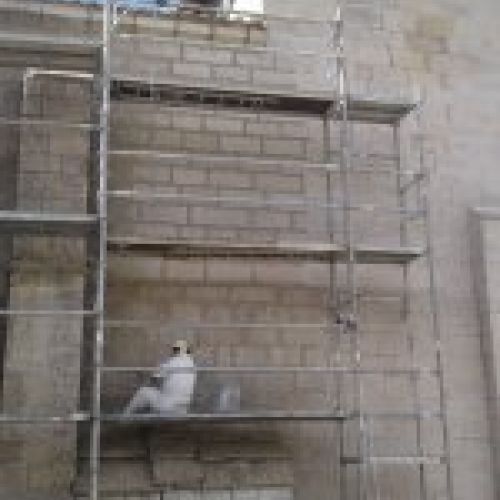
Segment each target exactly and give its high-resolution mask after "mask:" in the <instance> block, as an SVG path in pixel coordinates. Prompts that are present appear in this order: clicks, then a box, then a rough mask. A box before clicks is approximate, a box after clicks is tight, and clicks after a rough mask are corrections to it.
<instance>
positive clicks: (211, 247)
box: [108, 237, 424, 264]
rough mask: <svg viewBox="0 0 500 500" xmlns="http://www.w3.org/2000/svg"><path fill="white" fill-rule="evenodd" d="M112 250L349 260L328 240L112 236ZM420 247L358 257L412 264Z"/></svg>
mask: <svg viewBox="0 0 500 500" xmlns="http://www.w3.org/2000/svg"><path fill="white" fill-rule="evenodd" d="M108 250H109V251H110V252H115V253H133V254H139V255H149V256H157V257H162V258H172V259H194V258H216V259H217V258H218V259H230V258H232V259H266V260H312V261H315V262H331V261H345V260H347V258H348V252H347V251H346V249H345V247H343V246H341V245H336V244H328V243H316V244H314V243H276V244H259V243H220V242H209V241H207V242H203V241H191V242H188V241H169V240H145V239H140V238H121V237H111V238H109V239H108ZM423 254H424V250H423V249H422V248H419V247H375V246H358V247H357V248H356V249H355V250H354V257H355V260H356V261H357V262H358V263H361V264H408V263H409V262H411V261H413V260H415V259H417V258H419V257H421V256H422V255H423Z"/></svg>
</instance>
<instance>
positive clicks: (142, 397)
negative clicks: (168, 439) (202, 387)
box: [124, 340, 196, 415]
mask: <svg viewBox="0 0 500 500" xmlns="http://www.w3.org/2000/svg"><path fill="white" fill-rule="evenodd" d="M172 354H173V355H172V357H171V358H170V359H168V360H167V361H166V362H165V363H162V364H161V365H160V367H159V370H158V372H156V373H155V375H154V377H155V378H156V379H157V380H158V382H159V384H158V385H159V387H158V388H156V387H141V388H140V389H139V390H138V391H137V392H136V393H135V395H134V397H133V398H132V399H131V400H130V403H129V404H128V405H127V407H126V408H125V412H124V413H125V414H126V415H130V414H132V413H138V412H143V411H150V412H153V413H187V412H188V410H189V406H190V404H191V399H192V397H193V391H194V385H195V382H196V371H195V370H194V367H195V365H194V361H193V358H192V357H191V350H190V348H189V345H188V343H187V342H186V341H185V340H178V341H176V342H175V344H174V345H173V346H172ZM177 369H178V371H177Z"/></svg>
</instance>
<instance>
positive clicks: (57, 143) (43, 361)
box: [0, 77, 90, 496]
mask: <svg viewBox="0 0 500 500" xmlns="http://www.w3.org/2000/svg"><path fill="white" fill-rule="evenodd" d="M23 82H24V85H25V87H24V88H23V87H22V84H23ZM17 84H18V86H19V92H20V93H21V90H22V96H23V98H24V99H22V100H21V102H20V105H19V108H20V113H19V116H20V117H22V118H26V119H30V118H34V119H41V120H43V119H47V120H51V121H57V120H64V121H68V122H71V121H73V122H85V123H88V121H89V109H90V107H89V99H90V89H89V85H88V83H83V84H82V83H81V82H80V83H76V84H72V83H69V82H61V81H57V80H53V79H49V80H44V79H43V77H42V78H40V77H38V78H37V77H33V78H32V79H29V78H28V79H24V80H22V79H21V78H19V80H18V81H17ZM13 128H14V129H15V130H18V132H19V140H18V142H17V147H18V150H17V161H15V162H13V166H14V167H15V168H16V177H15V178H16V185H15V195H14V200H15V202H14V204H13V205H12V206H11V207H10V209H11V210H18V211H21V212H35V213H36V212H43V213H48V214H55V213H72V214H82V213H86V211H87V182H88V180H87V175H88V169H89V159H90V151H89V137H90V136H89V132H88V131H83V132H82V131H80V130H76V129H71V130H70V129H66V128H64V127H58V126H53V125H52V126H50V125H43V126H40V125H38V126H37V125H21V126H13ZM14 144H15V143H14ZM7 187H8V186H2V191H3V190H4V188H5V189H6V188H7ZM85 250H86V246H85V240H84V238H75V237H73V238H71V237H57V236H47V235H43V233H42V232H41V233H40V234H39V235H33V236H13V238H12V253H11V258H10V259H9V262H8V273H9V274H8V276H9V281H8V287H9V288H8V298H7V300H8V307H9V308H11V309H13V310H27V311H30V310H42V311H44V310H48V311H52V310H53V311H64V310H69V311H80V310H82V309H83V307H84V306H83V292H84V285H85V279H86V273H87V266H86V255H85ZM82 322H83V316H82V315H80V316H79V315H73V316H64V315H60V314H56V315H45V316H43V315H42V316H36V315H35V316H33V315H22V314H21V315H13V316H11V317H10V318H9V320H8V322H7V327H6V334H5V335H6V343H5V353H4V358H3V366H4V377H3V381H2V386H3V391H2V392H3V401H2V403H3V405H2V407H3V412H5V413H6V414H8V415H17V416H21V417H29V416H31V417H45V416H50V415H60V416H63V415H68V414H71V413H74V412H77V411H79V410H80V408H79V386H80V376H81V373H80V355H81V353H80V351H81V335H82ZM2 439H6V440H7V441H8V442H14V443H16V446H17V453H16V454H13V455H11V456H5V457H3V463H4V464H5V467H2V477H1V480H0V483H1V484H2V486H5V487H8V488H9V491H13V492H15V493H13V495H16V496H17V495H19V496H21V495H23V494H25V493H26V492H29V491H40V492H48V493H49V492H50V493H52V494H59V493H60V492H63V491H69V487H70V484H71V481H72V479H73V476H74V473H75V464H76V424H72V425H69V424H53V425H40V426H31V427H29V428H28V426H23V425H20V426H12V425H7V424H6V425H5V426H4V428H3V429H2Z"/></svg>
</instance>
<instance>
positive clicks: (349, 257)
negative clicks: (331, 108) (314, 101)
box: [335, 7, 368, 500]
mask: <svg viewBox="0 0 500 500" xmlns="http://www.w3.org/2000/svg"><path fill="white" fill-rule="evenodd" d="M335 26H336V31H337V32H336V50H337V58H336V61H337V85H338V89H337V99H336V110H335V115H336V119H337V122H338V124H339V141H340V146H339V147H340V165H339V167H340V185H341V189H342V233H343V246H344V249H345V252H346V283H345V300H344V299H343V300H342V301H341V303H342V305H343V307H342V309H343V312H344V315H343V316H344V317H343V321H344V329H345V330H346V332H347V333H348V334H349V335H350V342H351V355H352V356H353V357H354V359H353V363H354V366H355V368H356V370H355V372H356V373H355V374H354V377H355V378H354V381H353V382H354V392H355V394H354V395H353V399H354V404H355V406H356V407H357V408H358V413H359V441H358V456H359V457H360V464H359V468H358V485H359V489H358V497H359V499H360V500H363V499H365V498H366V497H367V481H366V477H367V471H368V464H367V460H368V456H367V454H368V453H367V442H366V420H365V416H364V413H363V408H362V401H363V386H362V382H361V377H360V371H361V370H360V368H361V342H360V331H359V318H358V316H359V311H358V297H357V290H356V254H355V247H354V242H353V234H352V221H351V172H350V168H351V165H350V161H351V151H350V130H349V93H348V85H347V63H346V55H345V39H344V21H343V18H342V12H341V9H340V7H339V8H338V9H337V15H336V19H335ZM344 494H345V492H344Z"/></svg>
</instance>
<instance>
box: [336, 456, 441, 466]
mask: <svg viewBox="0 0 500 500" xmlns="http://www.w3.org/2000/svg"><path fill="white" fill-rule="evenodd" d="M340 463H341V464H342V465H361V464H366V463H368V464H380V465H412V466H414V465H440V464H445V463H446V457H444V456H440V455H423V456H416V455H413V456H412V455H409V456H365V457H341V459H340Z"/></svg>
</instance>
